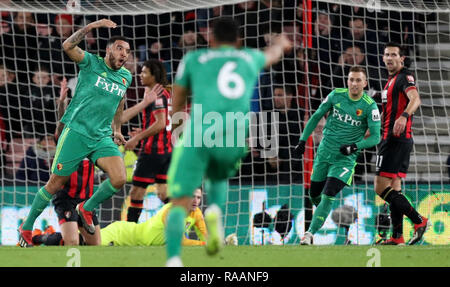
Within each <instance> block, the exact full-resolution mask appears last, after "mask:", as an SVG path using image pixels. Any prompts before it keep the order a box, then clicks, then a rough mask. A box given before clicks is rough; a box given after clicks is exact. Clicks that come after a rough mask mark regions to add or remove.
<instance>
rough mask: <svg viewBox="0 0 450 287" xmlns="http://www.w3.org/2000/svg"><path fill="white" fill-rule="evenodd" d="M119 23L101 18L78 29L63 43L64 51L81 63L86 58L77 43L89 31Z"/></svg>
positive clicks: (114, 26) (73, 59) (113, 26)
mask: <svg viewBox="0 0 450 287" xmlns="http://www.w3.org/2000/svg"><path fill="white" fill-rule="evenodd" d="M116 26H117V24H116V23H114V22H113V21H111V20H108V19H101V20H98V21H95V22H92V23H89V24H88V25H86V26H84V27H83V28H81V29H80V30H78V31H76V32H75V33H73V34H72V36H70V37H69V38H67V39H66V40H65V41H64V43H63V49H64V52H66V54H67V55H68V56H69V58H70V59H72V61H74V62H75V63H79V62H81V61H82V60H83V58H84V51H83V50H82V49H81V48H80V47H78V46H77V45H78V44H79V43H80V42H81V40H83V39H84V37H85V36H86V34H87V33H89V31H91V30H92V29H96V28H101V27H104V28H116Z"/></svg>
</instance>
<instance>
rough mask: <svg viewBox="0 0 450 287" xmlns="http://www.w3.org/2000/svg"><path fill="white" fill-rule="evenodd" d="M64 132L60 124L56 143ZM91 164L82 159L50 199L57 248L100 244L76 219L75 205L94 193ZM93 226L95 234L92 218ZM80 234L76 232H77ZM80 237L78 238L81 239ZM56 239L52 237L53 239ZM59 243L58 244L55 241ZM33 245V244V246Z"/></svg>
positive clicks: (63, 100)
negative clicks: (55, 220)
mask: <svg viewBox="0 0 450 287" xmlns="http://www.w3.org/2000/svg"><path fill="white" fill-rule="evenodd" d="M67 92H68V88H67V80H66V78H64V80H63V81H62V82H61V90H60V97H59V103H58V119H59V120H61V118H62V117H63V115H64V113H65V110H66V107H67V103H68V102H69V99H68V98H67ZM63 129H64V124H63V123H62V122H61V121H59V122H58V125H57V128H56V132H55V139H58V138H59V137H60V135H61V132H62V131H63ZM94 168H95V167H94V164H93V163H92V162H91V161H90V160H89V159H87V158H85V159H83V160H82V161H81V162H80V164H79V165H78V169H77V170H76V171H75V172H74V173H72V174H71V175H70V178H69V180H68V181H67V182H66V184H65V185H64V186H63V187H62V189H60V190H59V191H58V192H56V194H55V196H54V198H53V205H54V206H55V212H56V214H57V216H58V222H59V225H60V228H61V236H60V237H61V238H60V239H59V238H57V239H56V240H55V243H56V244H59V243H63V244H64V245H79V244H80V241H81V242H86V243H87V244H89V245H97V244H99V242H100V233H99V232H96V233H95V234H93V235H92V234H89V233H87V232H86V230H85V229H84V228H83V226H82V225H83V224H82V223H81V219H80V218H79V216H78V213H77V212H76V210H75V208H76V206H77V204H78V203H80V202H83V201H84V200H86V199H89V198H90V197H91V196H92V194H93V192H94ZM92 221H93V224H94V226H95V229H96V230H100V227H99V225H98V219H97V216H96V215H95V214H94V215H93V217H92ZM78 231H79V232H78ZM80 234H81V236H80ZM53 238H55V237H53ZM58 239H59V240H58ZM34 243H35V242H34V241H33V244H34Z"/></svg>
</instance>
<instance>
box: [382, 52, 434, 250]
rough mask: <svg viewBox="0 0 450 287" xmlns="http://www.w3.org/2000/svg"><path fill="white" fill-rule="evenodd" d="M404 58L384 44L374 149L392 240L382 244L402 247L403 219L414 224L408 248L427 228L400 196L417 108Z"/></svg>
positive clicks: (424, 220)
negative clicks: (383, 83)
mask: <svg viewBox="0 0 450 287" xmlns="http://www.w3.org/2000/svg"><path fill="white" fill-rule="evenodd" d="M404 60H405V55H404V54H403V49H402V47H401V46H400V45H398V44H396V43H388V44H386V46H385V49H384V55H383V62H384V64H385V65H386V68H387V70H388V73H389V79H388V82H387V83H386V86H385V87H384V91H383V92H382V96H381V101H382V104H383V117H382V122H383V136H382V140H381V143H380V145H379V147H378V154H377V161H376V165H377V167H376V176H375V183H374V185H375V192H376V193H377V194H378V195H379V196H380V197H381V198H383V199H384V200H385V201H386V202H388V203H389V209H390V210H391V220H392V237H391V238H390V239H388V240H386V241H385V242H383V243H382V244H387V245H404V244H405V240H404V239H403V215H406V216H408V218H409V219H411V221H412V222H413V223H414V234H413V237H412V238H411V240H410V241H409V243H408V244H410V245H412V244H415V243H416V242H418V241H419V240H420V239H421V238H422V237H423V234H424V233H425V231H426V230H427V229H428V228H429V227H430V226H431V222H429V221H428V219H427V218H425V217H423V216H421V215H420V214H419V213H418V212H417V211H416V210H415V209H414V208H413V207H412V206H411V204H410V203H409V201H408V200H407V199H406V198H405V197H404V196H403V194H402V193H401V190H402V178H405V177H406V173H407V171H408V166H409V155H410V153H411V150H412V147H413V138H412V130H411V126H412V116H413V114H414V112H415V111H416V110H417V109H418V108H419V106H420V97H419V93H418V92H417V88H416V86H415V79H414V76H413V75H412V74H411V72H409V71H408V70H407V69H406V68H405V67H404Z"/></svg>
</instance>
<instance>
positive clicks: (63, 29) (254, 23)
mask: <svg viewBox="0 0 450 287" xmlns="http://www.w3.org/2000/svg"><path fill="white" fill-rule="evenodd" d="M0 13H1V14H0V15H1V18H0V20H1V21H0V22H1V23H0V24H1V26H0V140H1V145H0V147H1V148H0V162H1V173H0V177H1V182H0V244H2V245H14V244H16V243H17V239H18V234H17V227H18V226H19V225H20V223H21V221H22V220H23V218H24V216H25V215H26V214H27V213H28V211H29V209H30V206H31V202H32V200H33V197H34V194H35V193H36V192H37V190H38V188H39V187H40V186H42V185H43V184H45V182H46V178H47V177H48V173H49V163H51V162H52V158H53V155H54V153H55V145H54V143H52V139H51V135H52V134H53V132H54V128H55V124H56V119H57V114H56V113H57V100H58V97H59V87H60V82H61V80H62V78H63V77H66V78H67V80H68V82H69V88H70V90H71V93H72V94H73V91H74V88H75V86H76V75H77V71H78V70H77V66H76V65H75V64H74V63H73V62H72V61H70V59H69V58H68V57H67V56H66V55H65V54H64V51H63V50H62V46H61V44H62V41H63V39H65V38H67V35H70V34H72V33H73V32H74V31H76V30H77V29H79V28H80V27H82V26H83V25H85V24H86V23H89V22H92V21H95V20H97V19H101V18H103V17H107V18H110V19H111V20H113V21H115V22H116V23H118V27H117V28H116V29H113V30H108V29H98V30H97V31H93V33H92V34H88V35H87V36H86V38H85V40H84V41H82V42H81V43H80V45H81V46H82V47H83V49H85V50H87V51H89V52H92V53H94V54H99V55H101V56H104V53H105V43H106V41H107V40H108V39H109V38H110V37H111V36H113V35H118V34H121V35H124V36H126V37H127V38H129V39H130V42H131V44H132V50H133V52H132V57H131V58H130V59H129V61H128V63H127V64H126V67H127V68H128V69H129V70H130V71H131V72H132V73H133V77H134V80H133V84H132V86H131V87H130V89H129V91H128V92H127V97H126V98H127V99H126V107H131V106H133V105H135V104H136V103H137V102H138V101H139V100H140V99H141V98H142V89H140V87H139V82H138V73H139V71H140V66H141V65H142V63H143V61H145V60H147V59H150V58H156V59H160V60H161V61H162V62H163V63H164V66H165V68H166V70H167V73H168V79H169V81H170V82H172V81H173V78H174V75H175V71H176V69H177V67H178V63H179V61H180V60H181V57H182V56H183V55H184V54H185V53H186V52H188V51H190V50H193V49H196V48H202V47H207V46H208V41H209V36H208V34H209V32H210V31H209V27H210V23H211V21H212V20H214V19H216V18H217V17H219V16H231V17H233V18H235V19H236V20H237V21H239V23H240V24H241V28H240V32H241V33H240V35H241V38H242V39H241V40H242V44H243V45H246V46H249V47H253V48H258V49H264V48H265V47H266V46H267V45H268V43H269V41H270V36H271V35H272V34H277V33H281V32H284V33H286V34H287V35H288V37H289V38H290V39H291V40H292V41H293V43H294V50H293V52H292V53H289V54H286V55H285V56H284V58H283V60H282V61H281V62H280V63H279V64H276V65H274V66H272V67H270V68H269V69H265V70H264V71H262V72H261V74H260V77H259V79H258V82H257V84H256V87H255V92H254V94H253V97H252V102H251V111H252V112H253V113H254V114H255V115H256V116H255V117H253V120H252V122H251V125H250V128H251V130H252V131H254V133H252V136H254V138H253V139H251V140H253V141H254V142H255V145H253V146H252V147H251V148H250V149H249V154H248V156H247V157H246V158H245V159H243V160H242V163H241V166H240V169H239V171H238V173H237V174H236V176H234V177H233V178H231V179H230V181H229V185H228V191H229V193H228V200H227V204H226V209H225V214H224V222H225V233H226V235H229V234H232V233H236V235H237V237H238V242H239V244H249V245H261V244H264V245H270V244H273V245H283V244H298V243H299V239H300V238H301V237H302V236H303V234H304V232H305V229H306V228H307V226H308V224H309V221H310V220H311V214H312V212H313V211H314V210H313V209H312V208H311V204H310V203H309V199H308V194H307V190H308V183H309V175H310V174H311V168H312V159H313V157H314V154H315V149H316V148H317V146H318V143H319V142H320V140H321V137H322V129H323V124H324V123H323V121H322V122H320V123H319V126H318V128H317V129H316V131H315V132H314V133H313V135H312V136H311V138H310V139H309V142H310V144H308V146H309V148H308V149H307V154H308V155H307V156H306V155H305V156H304V157H303V159H300V157H299V155H298V154H295V152H294V147H295V145H296V144H297V142H298V139H299V137H300V135H301V133H302V132H303V128H304V125H305V123H306V121H307V120H308V119H309V117H310V116H311V114H312V113H313V112H314V111H315V110H316V109H317V107H318V106H319V104H320V103H321V101H322V100H323V99H324V98H325V97H326V96H327V94H328V93H329V92H331V91H332V90H333V89H334V88H341V87H346V73H347V72H348V69H349V67H350V66H351V65H354V64H359V65H362V66H364V67H365V68H366V70H367V72H368V80H369V86H368V88H367V93H368V94H369V96H371V97H372V98H373V99H374V100H375V101H376V102H377V103H380V93H381V91H382V89H383V87H384V85H385V83H386V80H387V77H386V71H385V68H384V64H383V62H382V60H381V55H382V50H383V45H384V44H385V43H387V42H388V41H398V42H400V43H401V44H403V45H404V46H405V47H406V48H407V50H408V52H407V62H406V63H407V65H408V67H409V69H410V70H411V71H412V72H413V73H414V75H415V77H416V85H417V88H418V92H419V95H420V97H421V101H422V104H421V106H420V108H419V109H418V111H417V112H416V113H415V115H414V123H413V126H412V130H413V136H414V142H415V144H414V149H413V151H412V153H411V160H410V167H409V170H408V176H407V178H406V180H405V181H404V184H403V186H404V188H403V191H404V193H405V195H406V196H407V198H408V199H409V200H410V201H411V203H412V204H413V205H414V206H415V208H417V210H418V211H419V212H420V213H421V214H423V215H424V216H427V217H429V218H430V219H431V220H432V222H433V224H434V225H433V228H432V229H431V230H430V231H429V232H427V233H426V235H425V238H424V244H449V239H448V238H450V233H449V232H450V217H449V214H448V206H449V201H450V175H449V164H450V162H449V154H450V120H449V119H450V115H449V112H450V2H449V1H445V0H394V1H391V0H389V1H387V0H346V1H344V0H334V1H332V0H326V1H312V0H285V1H281V0H260V1H247V2H243V1H240V0H224V1H222V0H151V1H143V0H106V1H96V0H80V1H77V0H74V1H72V0H69V1H63V0H61V1H57V0H42V1H24V0H22V1H12V0H11V1H0ZM141 122H142V118H141V117H140V116H137V117H135V118H134V119H132V120H131V121H130V122H129V123H127V124H125V125H124V127H123V132H124V134H125V135H126V134H127V132H128V131H129V130H131V129H132V128H133V127H139V126H141ZM274 139H276V141H275V140H274ZM267 143H270V144H267ZM272 143H273V144H272ZM272 149H275V151H276V153H275V155H274V154H273V153H271V151H272ZM136 154H137V150H136V152H134V153H133V152H127V153H124V159H125V164H126V167H127V176H128V183H127V184H126V186H125V188H124V189H123V190H121V191H120V192H119V193H117V194H116V195H115V196H114V197H113V198H112V199H110V200H108V201H106V202H104V203H103V204H102V205H101V207H100V208H99V211H98V215H99V218H100V223H101V225H102V226H105V225H106V224H108V223H110V222H112V221H114V220H120V219H124V218H126V217H125V214H126V208H127V206H128V205H129V197H128V195H129V189H130V184H131V175H132V172H133V168H134V163H135V161H136ZM27 157H28V160H26V159H27ZM375 157H376V156H375V149H374V148H373V149H368V150H365V151H364V152H363V153H361V156H360V158H359V159H358V165H357V167H356V170H355V175H354V182H353V184H352V185H351V186H348V187H346V188H345V189H344V190H343V191H342V192H341V193H340V194H338V195H337V198H338V200H336V202H335V205H334V206H333V210H332V212H331V213H330V216H329V217H328V218H327V220H326V221H325V224H324V226H323V228H322V229H321V231H319V232H318V233H317V235H316V236H315V240H314V243H315V244H319V245H321V244H348V243H350V244H360V245H365V244H372V243H374V242H375V241H376V240H378V239H379V237H380V234H385V233H383V232H385V231H386V228H385V227H384V226H383V225H380V224H379V220H377V219H379V218H380V217H379V215H380V214H381V215H382V214H383V213H384V203H383V201H382V200H381V199H380V198H378V197H377V196H375V193H374V189H373V179H374V173H375V160H376V159H375ZM24 159H25V160H24ZM104 177H105V175H104V174H103V173H102V172H101V171H100V170H97V171H96V179H95V184H96V185H97V184H98V183H99V182H101V180H102V179H104ZM148 190H149V192H148V194H147V196H146V197H145V201H144V212H143V213H142V215H141V217H140V222H142V221H145V220H147V219H149V218H150V217H151V216H152V215H154V214H155V213H156V211H157V210H159V208H160V207H161V206H162V203H161V202H160V201H159V199H158V198H157V197H156V196H155V194H154V192H153V190H154V187H153V186H150V187H149V188H148ZM207 204H208V202H207V199H206V198H204V201H203V204H202V208H205V207H206V206H207ZM47 224H51V225H54V226H55V227H56V228H57V229H58V223H57V218H56V215H55V213H54V211H53V207H52V206H49V207H48V208H47V209H46V210H45V211H44V212H43V214H42V215H41V216H40V217H39V218H38V220H37V222H36V225H35V227H38V228H42V227H43V226H45V225H47ZM383 228H384V229H383ZM412 228H413V227H412V224H411V223H410V222H409V221H408V220H406V219H405V224H404V234H405V239H406V240H407V239H408V238H410V236H411V235H412V230H413V229H412Z"/></svg>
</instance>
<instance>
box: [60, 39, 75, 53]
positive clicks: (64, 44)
mask: <svg viewBox="0 0 450 287" xmlns="http://www.w3.org/2000/svg"><path fill="white" fill-rule="evenodd" d="M62 47H63V50H64V52H67V51H69V50H70V49H72V48H73V47H72V46H71V45H70V43H69V41H68V39H66V40H65V41H64V42H63V44H62Z"/></svg>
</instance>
